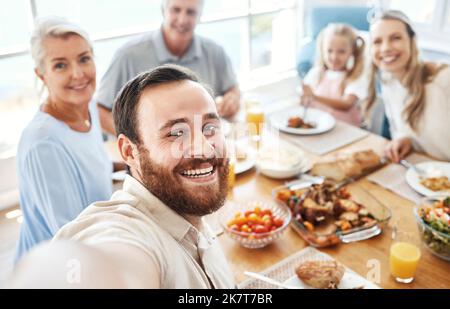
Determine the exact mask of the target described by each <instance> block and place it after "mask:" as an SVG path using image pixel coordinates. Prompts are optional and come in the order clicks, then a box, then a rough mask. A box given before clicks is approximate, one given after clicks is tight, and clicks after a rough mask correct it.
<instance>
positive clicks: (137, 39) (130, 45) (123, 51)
mask: <svg viewBox="0 0 450 309" xmlns="http://www.w3.org/2000/svg"><path fill="white" fill-rule="evenodd" d="M155 31H156V30H155ZM155 31H150V32H147V33H144V34H139V35H136V36H133V37H132V38H131V39H129V40H128V41H127V42H125V44H123V45H122V46H121V47H119V48H118V49H117V51H116V57H121V56H122V57H124V56H135V55H137V54H142V53H144V54H148V53H149V49H152V48H153V43H152V42H153V36H154V33H155Z"/></svg>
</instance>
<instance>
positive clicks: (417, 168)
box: [400, 159, 427, 177]
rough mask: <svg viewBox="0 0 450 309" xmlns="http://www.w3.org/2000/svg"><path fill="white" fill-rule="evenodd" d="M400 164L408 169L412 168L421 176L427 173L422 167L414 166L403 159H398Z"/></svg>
mask: <svg viewBox="0 0 450 309" xmlns="http://www.w3.org/2000/svg"><path fill="white" fill-rule="evenodd" d="M400 164H401V165H403V166H404V167H406V168H407V169H409V168H410V169H412V170H413V171H414V172H416V173H417V174H418V175H419V176H421V177H425V176H426V174H427V172H426V171H425V170H424V169H422V168H420V167H418V166H415V165H414V164H412V163H410V162H408V161H406V160H404V159H403V160H400Z"/></svg>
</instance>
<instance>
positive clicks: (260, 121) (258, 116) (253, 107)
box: [245, 100, 264, 139]
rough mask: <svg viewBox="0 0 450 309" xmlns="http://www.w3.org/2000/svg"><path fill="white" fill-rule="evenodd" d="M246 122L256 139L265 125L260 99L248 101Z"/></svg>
mask: <svg viewBox="0 0 450 309" xmlns="http://www.w3.org/2000/svg"><path fill="white" fill-rule="evenodd" d="M245 110H246V122H247V125H248V128H249V131H250V135H251V136H252V137H254V138H255V139H259V138H260V136H261V132H262V128H263V125H264V112H263V109H262V106H261V104H260V103H259V101H254V100H253V101H246V102H245Z"/></svg>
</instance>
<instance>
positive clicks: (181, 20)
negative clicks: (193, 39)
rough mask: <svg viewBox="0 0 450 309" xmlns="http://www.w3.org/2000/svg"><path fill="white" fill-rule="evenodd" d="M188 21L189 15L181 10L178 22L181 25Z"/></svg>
mask: <svg viewBox="0 0 450 309" xmlns="http://www.w3.org/2000/svg"><path fill="white" fill-rule="evenodd" d="M188 21H189V16H188V14H187V13H186V12H181V13H180V14H179V15H178V22H179V23H180V24H182V25H184V24H186V23H187V22H188Z"/></svg>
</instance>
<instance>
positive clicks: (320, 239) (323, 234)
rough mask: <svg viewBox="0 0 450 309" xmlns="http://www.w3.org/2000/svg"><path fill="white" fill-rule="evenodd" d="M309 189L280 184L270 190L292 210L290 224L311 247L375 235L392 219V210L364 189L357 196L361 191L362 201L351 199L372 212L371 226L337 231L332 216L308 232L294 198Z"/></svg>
mask: <svg viewBox="0 0 450 309" xmlns="http://www.w3.org/2000/svg"><path fill="white" fill-rule="evenodd" d="M309 188H310V184H307V185H305V187H304V188H302V189H298V190H290V189H289V188H287V187H286V186H280V187H277V188H275V189H273V191H272V196H273V198H274V200H275V201H276V202H277V203H279V204H282V205H289V206H288V207H289V209H290V210H291V212H292V216H293V218H292V227H293V229H294V230H295V231H296V232H297V233H298V234H299V235H300V236H301V237H302V238H303V239H304V240H305V241H306V242H307V243H308V244H309V245H310V246H312V247H316V248H324V247H329V246H335V245H337V244H339V243H341V242H342V243H352V242H356V241H361V240H365V239H369V238H372V237H375V236H377V235H379V234H381V233H382V232H383V230H384V229H385V228H386V226H387V225H388V222H389V220H390V219H391V216H392V213H391V211H390V209H389V208H387V207H386V206H385V205H383V204H381V203H380V202H379V201H378V200H377V199H375V198H374V197H373V196H372V195H369V194H367V193H365V191H364V192H359V195H362V194H364V195H363V196H364V200H363V201H362V200H360V198H357V197H358V196H352V197H351V200H353V201H355V202H359V203H360V204H362V205H364V207H365V208H366V209H367V211H368V212H369V213H370V214H371V216H372V218H373V219H375V221H374V222H373V223H372V224H370V225H364V226H360V227H355V228H352V229H349V230H346V231H338V230H337V229H335V228H333V225H334V224H333V221H334V220H332V219H330V220H327V221H325V222H324V225H321V226H315V227H314V230H313V231H311V230H310V229H308V228H307V226H305V225H304V223H303V220H301V216H300V215H299V214H298V212H297V210H296V207H295V205H293V204H292V203H294V204H295V201H296V200H298V199H299V198H300V196H301V195H302V194H303V192H304V190H307V189H309ZM281 197H282V198H281Z"/></svg>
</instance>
